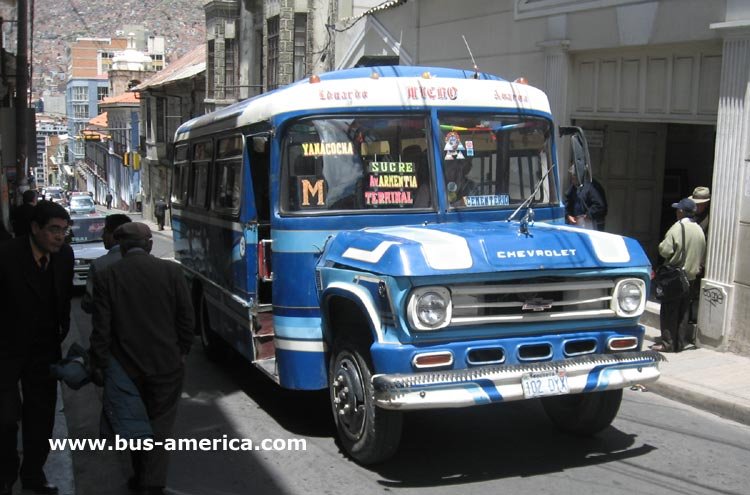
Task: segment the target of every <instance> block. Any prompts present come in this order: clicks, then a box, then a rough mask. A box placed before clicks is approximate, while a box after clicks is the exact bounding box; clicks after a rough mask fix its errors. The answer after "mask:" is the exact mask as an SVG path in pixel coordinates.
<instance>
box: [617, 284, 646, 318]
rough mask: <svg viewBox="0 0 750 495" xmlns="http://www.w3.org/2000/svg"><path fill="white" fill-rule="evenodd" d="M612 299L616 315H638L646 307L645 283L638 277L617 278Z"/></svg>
mask: <svg viewBox="0 0 750 495" xmlns="http://www.w3.org/2000/svg"><path fill="white" fill-rule="evenodd" d="M614 300H615V308H614V309H615V312H616V313H617V316H625V317H632V316H640V315H641V314H642V313H643V310H644V309H645V308H646V284H645V283H644V282H643V280H641V279H638V278H626V279H623V280H619V281H618V282H617V285H615V298H614Z"/></svg>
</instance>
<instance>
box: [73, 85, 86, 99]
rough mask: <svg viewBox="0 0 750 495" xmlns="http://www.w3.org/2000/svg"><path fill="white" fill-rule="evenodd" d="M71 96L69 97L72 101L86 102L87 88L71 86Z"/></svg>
mask: <svg viewBox="0 0 750 495" xmlns="http://www.w3.org/2000/svg"><path fill="white" fill-rule="evenodd" d="M72 89H73V94H72V95H71V97H72V100H73V101H88V100H89V88H88V87H87V86H73V88H72Z"/></svg>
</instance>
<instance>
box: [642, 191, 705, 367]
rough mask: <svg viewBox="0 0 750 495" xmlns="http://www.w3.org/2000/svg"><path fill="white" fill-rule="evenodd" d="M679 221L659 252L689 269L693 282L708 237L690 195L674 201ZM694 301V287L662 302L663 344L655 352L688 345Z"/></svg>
mask: <svg viewBox="0 0 750 495" xmlns="http://www.w3.org/2000/svg"><path fill="white" fill-rule="evenodd" d="M672 208H675V210H676V212H675V214H676V216H677V222H675V224H674V225H672V226H671V227H670V228H669V230H668V231H667V235H666V236H665V237H664V240H663V241H661V243H660V244H659V254H660V255H661V256H662V257H663V258H664V259H665V262H666V263H668V264H670V265H672V266H679V265H680V263H682V268H683V269H684V270H685V274H686V275H687V279H688V281H690V282H691V283H692V281H693V280H695V276H696V275H697V274H698V271H699V270H700V266H701V263H702V262H703V256H704V253H705V250H706V237H705V235H704V234H703V230H702V229H701V227H700V225H698V224H697V223H695V222H694V221H693V218H694V216H695V212H696V207H695V202H694V201H693V200H692V199H690V198H684V199H682V200H680V202H679V203H673V204H672ZM689 302H690V290H689V289H688V290H686V291H685V292H684V293H683V294H680V295H679V296H677V297H675V298H672V299H665V300H663V301H662V303H661V311H660V313H659V320H660V324H661V343H660V344H657V345H654V346H652V347H651V348H652V349H653V350H655V351H661V352H680V351H682V349H683V348H684V346H685V336H684V334H683V332H682V327H683V322H684V320H685V317H686V316H687V311H688V305H689Z"/></svg>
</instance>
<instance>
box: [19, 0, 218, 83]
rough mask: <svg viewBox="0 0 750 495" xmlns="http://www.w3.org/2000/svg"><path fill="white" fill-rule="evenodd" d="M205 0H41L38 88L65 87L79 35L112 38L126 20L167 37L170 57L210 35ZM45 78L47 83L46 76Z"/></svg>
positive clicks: (37, 11)
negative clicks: (68, 52) (70, 51)
mask: <svg viewBox="0 0 750 495" xmlns="http://www.w3.org/2000/svg"><path fill="white" fill-rule="evenodd" d="M203 3H204V2H203V1H202V0H36V1H35V2H34V5H35V12H34V39H33V43H34V45H33V54H32V61H33V64H34V69H33V70H34V81H35V82H34V86H35V87H34V90H35V91H40V90H42V89H45V88H46V89H50V90H54V89H53V88H57V89H58V90H64V87H65V71H66V69H67V61H66V59H65V48H66V46H67V45H68V43H69V42H72V41H75V39H76V38H79V37H97V38H112V37H115V31H117V30H119V29H122V27H123V26H124V25H127V24H135V25H143V26H144V28H145V29H147V30H148V31H149V34H151V35H154V36H164V37H165V39H166V59H167V62H170V61H173V60H176V59H178V58H180V57H181V56H182V55H184V54H185V53H186V52H187V51H188V50H190V49H191V48H193V47H194V46H195V45H197V44H198V43H203V42H204V41H205V14H204V12H203ZM44 81H46V83H45V82H44Z"/></svg>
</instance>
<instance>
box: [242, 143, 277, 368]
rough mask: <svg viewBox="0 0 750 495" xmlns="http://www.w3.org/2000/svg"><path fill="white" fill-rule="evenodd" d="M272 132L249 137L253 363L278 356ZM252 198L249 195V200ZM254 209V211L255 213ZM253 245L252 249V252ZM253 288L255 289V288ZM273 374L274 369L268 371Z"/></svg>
mask: <svg viewBox="0 0 750 495" xmlns="http://www.w3.org/2000/svg"><path fill="white" fill-rule="evenodd" d="M268 138H269V133H268V132H263V133H257V134H251V135H248V136H246V149H247V151H248V159H249V163H250V166H249V167H248V168H247V169H249V173H250V177H249V180H250V183H251V185H252V199H253V200H254V201H250V202H249V205H248V206H249V210H250V211H249V215H248V218H249V221H248V223H247V230H248V232H246V234H245V239H246V243H247V253H246V256H247V262H248V272H249V273H248V285H249V286H250V292H254V293H255V308H256V311H255V314H254V321H253V329H252V331H253V354H254V356H253V361H254V362H256V363H257V362H260V363H259V364H261V363H262V362H264V361H271V360H272V359H273V358H274V357H275V349H274V343H273V336H274V331H273V311H272V310H273V306H272V301H271V284H272V281H273V268H272V266H271V253H272V248H271V204H270V197H269V188H270V184H269V182H270V154H269V146H268V141H269V139H268ZM248 196H249V195H246V197H248ZM253 209H254V211H252V210H253ZM251 246H252V249H251ZM253 286H254V287H253ZM267 371H270V372H272V373H273V370H267Z"/></svg>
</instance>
